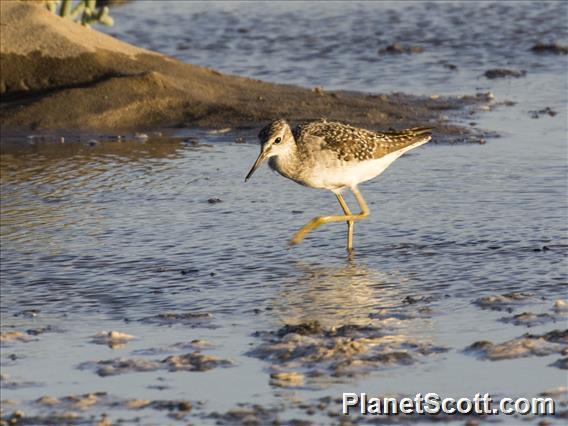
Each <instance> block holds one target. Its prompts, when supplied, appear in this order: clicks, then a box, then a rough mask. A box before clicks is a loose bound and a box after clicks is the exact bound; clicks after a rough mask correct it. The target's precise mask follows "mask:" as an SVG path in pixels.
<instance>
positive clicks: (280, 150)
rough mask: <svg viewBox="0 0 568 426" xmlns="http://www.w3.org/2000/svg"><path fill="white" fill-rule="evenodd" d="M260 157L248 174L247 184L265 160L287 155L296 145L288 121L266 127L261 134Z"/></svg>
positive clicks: (280, 121)
mask: <svg viewBox="0 0 568 426" xmlns="http://www.w3.org/2000/svg"><path fill="white" fill-rule="evenodd" d="M258 138H259V139H260V155H259V156H258V158H257V159H256V161H255V163H254V165H253V166H252V168H251V169H250V172H248V174H247V177H246V178H245V182H246V181H247V180H249V179H250V177H251V176H252V174H253V173H254V172H255V171H256V169H258V168H259V167H260V165H261V164H262V162H263V161H264V160H267V159H268V158H270V157H275V156H278V155H282V154H285V153H287V152H288V151H289V150H290V149H291V148H292V147H293V146H294V145H295V140H294V135H293V134H292V130H291V129H290V126H289V125H288V123H287V122H286V120H276V121H273V122H272V123H270V124H268V125H267V126H265V127H264V128H263V129H262V130H261V131H260V132H259V133H258Z"/></svg>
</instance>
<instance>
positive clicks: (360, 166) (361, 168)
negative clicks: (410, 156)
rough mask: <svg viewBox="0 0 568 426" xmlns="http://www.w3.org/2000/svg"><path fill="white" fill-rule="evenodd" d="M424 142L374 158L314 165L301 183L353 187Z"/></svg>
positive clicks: (317, 185)
mask: <svg viewBox="0 0 568 426" xmlns="http://www.w3.org/2000/svg"><path fill="white" fill-rule="evenodd" d="M426 142H427V141H423V142H418V143H416V144H414V145H410V146H407V147H406V148H404V149H401V150H400V151H396V152H391V153H390V154H387V155H385V156H384V157H381V158H378V159H376V160H365V161H361V162H354V161H343V162H341V163H339V162H338V163H336V164H335V165H333V166H332V165H330V164H323V165H321V166H316V167H314V169H313V170H312V173H310V174H309V176H304V179H303V180H304V182H302V183H303V184H304V185H306V186H311V187H312V188H327V189H340V188H344V187H348V188H353V187H355V186H357V185H358V184H359V183H361V182H365V181H368V180H370V179H373V178H374V177H376V176H378V175H380V174H381V173H382V172H384V171H385V170H386V168H387V167H388V166H390V165H391V164H392V163H393V162H394V161H395V160H396V159H397V158H398V157H400V156H401V155H402V154H404V153H405V152H407V151H409V150H411V149H412V148H416V147H417V146H419V145H422V144H424V143H426Z"/></svg>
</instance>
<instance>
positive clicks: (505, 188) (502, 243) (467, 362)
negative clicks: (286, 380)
mask: <svg viewBox="0 0 568 426" xmlns="http://www.w3.org/2000/svg"><path fill="white" fill-rule="evenodd" d="M566 7H567V6H566V4H563V3H545V4H540V5H539V4H536V3H506V4H499V5H497V4H489V3H483V4H470V3H468V4H463V3H459V4H457V3H435V4H426V3H409V4H402V5H401V4H391V3H387V4H377V3H364V4H349V5H346V4H340V3H331V4H326V5H323V4H309V5H306V4H304V3H292V4H280V3H279V4H270V5H266V4H264V5H262V7H260V5H259V4H257V3H245V4H235V3H223V4H207V5H204V4H200V3H178V4H173V5H169V6H168V7H167V8H166V7H163V5H155V4H152V3H150V2H134V3H132V4H129V5H127V6H124V7H122V8H117V9H116V10H115V12H113V13H112V15H113V16H114V17H115V20H116V21H117V25H116V27H114V28H113V29H111V30H109V31H110V32H111V33H114V34H116V35H117V36H118V37H120V38H123V39H126V40H127V41H130V42H134V43H135V44H138V45H142V46H144V47H148V48H152V49H157V50H161V51H163V52H165V53H168V54H171V55H175V56H177V57H179V58H181V59H183V60H187V61H190V62H194V63H198V64H202V65H206V66H211V67H214V68H217V69H220V70H222V71H224V72H232V73H239V74H244V75H249V76H252V77H257V78H263V79H267V80H271V81H278V82H283V81H285V82H291V83H298V84H304V85H311V86H313V85H323V86H324V87H326V88H334V89H354V90H364V91H373V92H374V91H399V90H400V91H405V92H408V93H415V94H426V95H431V94H440V95H445V94H456V93H459V94H471V93H475V92H477V91H491V92H493V93H494V94H495V96H496V100H497V101H504V100H511V101H513V102H516V104H515V105H513V106H501V107H498V108H496V109H494V110H492V111H490V112H486V113H481V114H478V115H477V116H474V117H471V121H475V122H476V123H477V126H479V127H480V128H484V129H488V130H491V131H496V132H498V133H499V134H500V135H501V137H500V138H495V139H491V140H489V141H488V142H487V143H486V144H484V145H475V146H473V145H442V144H440V145H436V144H428V145H426V146H423V147H420V148H418V149H416V150H414V151H412V153H410V154H408V155H405V156H404V157H403V158H402V159H400V160H399V161H397V162H396V163H395V164H394V165H393V166H392V167H391V168H390V169H389V170H388V171H387V172H385V173H384V174H383V175H382V176H381V177H380V178H378V179H375V180H374V181H372V182H368V183H366V184H363V185H362V186H361V190H362V193H363V195H364V196H365V197H366V199H367V201H368V203H369V205H370V208H371V211H372V213H371V215H370V217H369V218H368V219H367V220H365V221H363V222H362V223H358V224H356V226H355V246H356V252H355V254H354V256H353V258H351V259H349V258H348V257H347V255H346V252H345V249H344V243H345V241H344V239H345V225H343V224H333V225H327V226H324V227H322V228H320V229H318V230H317V231H315V232H314V233H313V234H311V235H310V236H309V237H308V238H307V239H306V240H305V241H304V242H303V243H302V244H301V245H299V246H296V247H292V248H289V247H288V246H287V245H286V242H287V239H288V238H289V237H290V236H291V235H292V234H293V233H294V232H295V231H296V230H297V229H298V228H299V227H300V226H301V225H303V224H304V223H305V222H306V221H308V220H309V219H311V218H312V217H313V216H315V215H318V214H324V213H333V212H338V211H339V208H338V206H337V205H336V201H335V198H334V197H333V195H332V194H331V193H326V192H322V191H315V190H310V189H306V188H303V187H300V186H298V185H296V184H294V183H293V182H290V181H287V180H285V179H282V178H281V177H279V176H276V175H274V174H273V173H271V172H270V171H269V170H268V168H267V167H266V166H264V167H263V168H261V169H260V170H259V171H257V173H256V174H255V175H254V177H253V178H252V180H251V181H250V182H249V183H247V184H246V185H245V184H244V183H243V178H244V175H245V174H246V172H247V171H248V169H249V168H250V166H251V164H252V162H253V161H254V159H255V158H256V155H257V154H258V146H257V145H256V143H253V142H254V140H255V134H254V132H250V133H245V134H243V133H239V136H245V137H246V140H247V141H248V143H246V144H237V143H235V136H236V134H235V133H232V132H228V133H223V134H218V133H210V132H207V131H204V130H197V129H182V130H176V131H175V132H174V131H170V132H165V133H164V134H165V135H166V136H156V135H153V134H150V138H149V139H148V140H133V141H121V142H117V141H115V140H108V141H101V142H100V143H98V144H93V145H92V146H91V145H89V144H88V143H83V142H80V143H69V142H67V143H64V144H61V143H53V142H44V141H42V140H41V138H35V139H25V140H15V141H14V140H11V141H8V140H4V141H3V144H2V158H1V168H0V171H1V183H2V205H1V208H2V210H1V214H2V223H1V225H2V232H1V243H2V251H1V274H2V301H1V307H0V308H1V315H2V321H1V322H2V332H7V331H22V332H25V331H26V330H28V329H37V328H40V327H45V326H47V325H51V326H52V327H53V328H54V329H55V332H46V333H43V334H40V335H39V336H33V335H31V336H29V337H30V338H33V339H34V341H31V342H27V343H24V342H12V343H6V344H5V346H4V347H3V348H2V359H1V361H2V374H8V375H9V376H10V380H12V381H14V382H19V385H15V386H7V385H6V381H4V382H3V384H4V387H3V389H2V399H8V400H15V401H16V402H17V405H16V406H17V407H18V408H21V409H22V410H24V411H25V412H27V413H32V414H42V413H48V412H49V410H48V409H46V408H42V407H40V406H38V405H37V404H34V403H32V402H31V401H33V400H35V399H36V398H39V397H41V396H43V395H52V396H57V397H60V396H64V395H71V394H82V393H87V392H95V391H106V392H108V393H109V394H111V395H112V396H113V397H114V398H122V399H127V398H145V399H150V400H158V399H159V400H164V399H188V400H190V401H193V402H195V401H203V403H204V405H203V406H202V407H201V408H195V409H194V410H193V411H192V412H191V413H190V414H189V416H188V417H186V419H185V420H188V419H189V420H191V421H193V422H194V423H196V424H209V423H211V424H215V422H216V421H217V420H216V419H215V418H211V417H209V416H208V415H209V414H210V413H211V412H214V411H217V412H220V413H224V412H226V411H227V410H229V409H232V408H235V407H236V406H237V404H238V403H242V402H249V403H258V404H261V405H263V406H266V407H277V408H278V409H279V414H278V416H279V418H280V419H284V420H285V419H292V418H301V419H307V420H312V421H314V422H316V423H317V424H327V423H331V424H336V423H338V420H337V418H336V417H330V416H328V415H327V414H326V413H320V412H318V413H316V414H315V415H308V414H306V413H305V412H304V411H302V410H300V409H298V407H297V406H296V405H294V401H297V400H300V399H304V400H307V401H316V400H317V399H318V398H320V397H322V396H331V397H333V398H334V399H335V398H337V397H340V396H341V392H343V391H349V392H360V391H366V392H367V393H369V394H384V393H390V394H404V395H413V394H414V393H416V392H422V393H425V392H430V391H433V392H438V393H439V394H441V395H445V396H453V397H459V396H472V395H473V394H475V393H477V392H481V393H485V392H489V393H491V394H492V395H493V396H495V397H500V396H525V397H532V396H535V395H537V394H538V393H539V392H542V391H543V390H545V389H548V388H552V387H557V386H560V385H563V384H565V383H566V374H565V372H564V370H561V369H558V368H554V367H550V366H548V365H549V364H551V363H552V362H554V361H555V360H557V359H558V358H559V357H560V356H559V355H558V354H555V355H549V356H545V357H536V356H533V357H528V358H522V359H514V360H506V361H483V360H480V359H478V358H476V357H474V356H471V355H468V354H464V353H463V349H464V348H465V347H466V346H468V345H470V344H472V343H473V342H475V341H479V340H490V341H493V342H503V341H505V340H508V339H511V338H514V337H518V336H520V335H522V334H523V333H525V332H526V331H529V332H531V333H533V334H542V333H543V332H546V331H550V330H552V329H563V328H565V326H566V320H565V319H561V320H558V321H557V322H556V323H551V324H550V323H549V324H546V325H543V326H535V327H531V328H529V329H527V328H526V327H519V326H514V325H511V324H503V323H502V322H499V321H498V320H499V319H500V318H502V317H503V316H506V315H509V314H508V313H507V312H505V311H491V310H483V309H481V308H479V307H478V306H476V305H474V304H473V303H472V302H473V301H474V300H475V299H477V298H479V297H482V296H487V295H497V294H503V293H509V292H512V291H515V292H528V293H532V294H533V295H534V296H533V298H531V299H530V300H531V302H530V303H528V304H527V305H523V306H522V307H518V308H516V309H515V311H514V313H515V314H516V313H521V312H524V311H530V312H534V313H550V312H551V309H552V305H553V303H554V301H555V300H557V299H560V298H566V283H567V281H568V276H567V275H568V274H567V263H566V254H567V251H568V250H567V249H568V238H567V213H568V208H567V207H568V205H567V198H566V195H567V178H568V176H567V175H568V169H567V167H566V159H567V151H566V131H567V125H566V89H567V87H568V85H567V80H566V74H565V72H564V71H565V70H566V65H567V63H566V56H556V55H535V54H533V53H532V52H530V51H528V49H529V48H530V47H531V46H532V44H534V43H535V42H537V41H550V40H558V41H564V42H565V41H566V26H565V22H564V21H563V17H564V16H566ZM503 16H508V17H509V18H510V19H507V20H503V19H501V18H502V17H503ZM394 41H400V42H401V43H403V44H407V45H412V46H414V45H418V46H422V47H424V49H425V52H424V53H422V54H417V55H391V56H385V55H383V56H381V55H379V54H378V53H377V50H378V49H379V48H381V47H384V46H386V45H388V44H390V43H392V42H394ZM185 45H189V48H188V49H186V48H184V47H183V46H185ZM444 61H446V62H451V63H453V64H455V65H457V67H458V69H457V71H451V70H448V69H447V68H444V66H443V62H444ZM495 67H507V68H514V69H525V70H526V71H527V76H526V77H524V78H520V79H504V80H487V79H485V78H484V77H482V75H483V72H484V71H485V70H487V69H489V68H495ZM544 107H550V108H552V109H553V110H554V111H556V112H557V113H558V114H557V115H555V116H553V117H551V116H548V115H546V114H544V115H541V116H540V118H538V119H532V118H531V115H530V111H533V110H541V109H543V108H544ZM464 122H465V123H467V120H464ZM66 140H67V141H68V140H69V138H67V139H66ZM195 140H198V141H199V143H195V142H192V141H195ZM217 198H218V199H220V200H221V202H217V203H211V202H209V200H210V199H217ZM348 202H351V203H353V202H354V200H353V199H352V198H349V199H348ZM544 246H546V247H547V248H548V250H544V251H543V247H544ZM408 297H411V298H414V299H419V300H418V302H417V303H408V302H409V301H410V302H412V301H413V299H408ZM420 298H424V299H420ZM420 308H429V310H428V314H427V315H421V310H420ZM30 309H36V310H39V313H38V314H37V315H36V316H30V315H25V314H22V312H23V311H26V310H30ZM381 309H386V310H387V311H388V312H389V313H391V314H392V315H393V316H392V318H391V319H392V321H391V322H390V323H388V324H387V323H381V324H382V325H384V326H385V327H386V329H387V330H389V331H392V332H395V333H397V334H399V335H401V336H407V337H408V338H409V339H410V338H416V339H421V340H424V341H426V342H431V343H433V344H435V345H438V346H444V347H447V348H448V349H449V350H448V352H445V353H440V354H433V355H430V356H428V357H424V358H423V359H421V360H420V361H419V362H417V363H415V364H413V365H410V366H398V367H390V368H384V369H380V370H377V371H373V372H371V373H366V374H364V375H361V376H356V377H354V378H348V377H347V378H346V377H343V378H341V377H340V378H332V379H331V381H332V383H325V384H323V385H322V384H321V383H319V384H313V383H306V384H305V385H304V386H300V387H298V388H293V389H282V388H279V387H275V386H271V385H270V384H269V379H270V377H269V374H270V371H271V370H270V364H271V363H270V362H267V361H264V360H260V359H256V358H254V357H251V356H248V355H247V352H248V351H249V350H250V349H251V348H254V347H256V346H258V345H259V344H260V343H261V342H260V339H259V338H258V337H257V336H255V335H253V332H256V331H271V330H276V329H278V328H280V327H281V326H282V325H283V324H290V323H300V322H305V321H313V320H318V321H319V322H320V323H322V324H323V325H325V326H333V325H335V326H340V325H343V324H347V323H350V324H367V323H373V322H374V321H376V320H374V319H373V316H376V315H377V314H378V313H379V312H382V311H380V310H381ZM166 312H173V313H186V312H207V313H210V314H211V315H212V318H211V319H207V320H204V321H197V322H195V321H189V322H182V323H176V324H173V325H171V326H168V325H158V324H155V323H149V322H148V321H144V319H145V318H147V317H151V316H153V315H157V314H162V313H166ZM397 315H399V316H406V317H407V318H408V319H400V320H396V318H395V317H396V316H397ZM101 330H119V331H122V332H125V333H129V334H132V335H134V336H136V337H137V339H136V340H134V341H132V342H130V343H127V344H126V345H125V346H124V347H122V348H114V349H112V348H109V347H107V346H104V345H96V344H93V343H91V336H93V335H94V334H96V333H97V332H99V331H101ZM193 339H206V340H208V341H210V342H212V343H213V345H214V347H213V348H212V349H209V350H204V352H205V353H208V354H213V355H217V356H219V357H220V358H228V359H231V360H233V361H234V363H235V366H233V367H230V368H218V369H213V370H211V371H207V372H175V373H173V372H168V371H163V370H158V371H154V372H145V373H142V372H131V373H126V374H121V375H117V376H111V377H99V376H97V375H96V374H94V373H93V371H91V370H79V369H78V368H77V366H78V365H79V364H81V363H82V362H86V361H98V360H106V359H113V358H117V357H129V358H147V359H162V358H164V357H165V356H167V355H169V354H171V353H172V352H173V351H172V350H170V351H169V352H168V351H166V352H165V353H164V354H163V355H158V356H154V355H144V354H147V353H148V352H142V353H140V352H138V351H140V350H143V349H144V350H148V349H150V348H164V347H167V346H168V345H172V344H175V343H178V342H187V341H191V340H193ZM14 355H15V360H14V359H11V358H10V357H11V356H12V358H14ZM26 382H27V386H26ZM152 386H154V387H152ZM155 386H158V387H159V386H166V388H165V389H161V388H160V389H157V388H156V387H155ZM334 404H335V403H332V404H331V405H330V406H329V410H330V411H335V412H336V413H339V410H340V406H339V404H335V405H334ZM7 410H8V408H7ZM102 412H107V413H108V414H109V417H110V419H111V420H113V421H114V420H117V419H118V418H123V419H134V418H138V419H139V421H140V422H141V423H143V424H164V423H167V424H169V423H174V422H175V420H174V419H172V418H170V417H166V415H167V414H168V413H167V412H163V411H157V410H150V409H145V410H140V411H135V410H127V409H126V408H124V407H122V408H121V406H119V407H114V408H112V409H109V408H108V407H95V408H93V409H91V410H90V411H87V413H88V414H89V415H90V414H93V413H94V414H97V415H99V414H100V413H102ZM415 420H416V421H415V423H417V424H418V423H421V422H426V420H425V419H415ZM500 420H501V422H502V423H501V424H517V423H518V422H519V421H520V419H519V418H502V419H500ZM458 421H460V422H463V419H461V420H458ZM558 424H561V421H560V419H558Z"/></svg>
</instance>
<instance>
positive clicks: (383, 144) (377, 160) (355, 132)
mask: <svg viewBox="0 0 568 426" xmlns="http://www.w3.org/2000/svg"><path fill="white" fill-rule="evenodd" d="M431 130H432V129H431V128H427V127H415V128H412V129H406V130H400V131H388V132H373V131H370V130H366V129H359V128H356V127H352V126H349V125H345V124H341V123H336V122H328V121H326V120H318V121H311V122H307V123H304V124H300V125H299V126H297V127H295V128H294V129H291V128H290V126H289V125H288V123H287V122H286V121H285V120H276V121H273V122H272V123H270V124H268V125H267V126H266V127H264V128H263V129H262V130H261V131H260V133H259V134H258V138H259V139H260V143H261V147H260V155H259V156H258V158H257V159H256V161H255V163H254V165H253V166H252V168H251V169H250V172H249V173H248V174H247V176H246V178H245V182H246V181H247V180H249V178H250V177H251V176H252V174H253V173H254V172H255V170H256V169H258V167H259V166H260V165H261V164H262V162H263V161H264V160H266V159H268V164H269V165H270V167H271V168H272V169H273V170H276V171H277V172H278V173H280V174H281V175H282V176H284V177H286V178H288V179H291V180H293V181H294V182H297V183H299V184H301V185H304V186H308V187H310V188H318V189H329V190H330V191H332V192H333V193H334V194H335V196H336V197H337V201H339V204H340V206H341V208H342V209H343V213H344V214H343V215H338V216H319V217H316V218H314V219H312V220H311V221H309V222H308V223H306V224H305V225H304V226H303V227H302V228H301V229H300V230H299V231H298V232H296V234H295V235H294V236H293V237H292V239H291V240H290V244H298V243H299V242H300V241H302V239H303V238H304V237H305V236H306V235H307V234H308V233H309V232H311V231H313V230H314V229H315V228H317V227H318V226H320V225H323V224H324V223H329V222H344V221H345V222H347V250H348V251H351V250H352V249H353V225H354V222H355V221H356V220H362V219H364V218H365V217H367V216H368V215H369V207H368V206H367V203H366V202H365V200H364V199H363V196H362V195H361V193H360V192H359V190H358V189H357V185H358V184H360V183H361V182H365V181H367V180H370V179H373V178H374V177H376V176H378V175H380V174H381V173H382V172H383V171H384V170H385V169H386V168H387V167H388V166H390V165H391V164H392V162H393V161H394V160H396V159H397V158H398V157H400V156H401V155H402V154H404V153H405V152H407V151H410V150H411V149H412V148H416V147H417V146H420V145H422V144H425V143H426V142H428V141H429V140H430V139H431ZM346 188H349V189H350V190H351V192H353V195H355V199H356V200H357V203H358V204H359V207H360V208H361V212H360V213H358V214H353V213H351V210H349V207H348V206H347V203H346V202H345V200H344V199H343V196H342V195H341V192H342V191H343V190H344V189H346Z"/></svg>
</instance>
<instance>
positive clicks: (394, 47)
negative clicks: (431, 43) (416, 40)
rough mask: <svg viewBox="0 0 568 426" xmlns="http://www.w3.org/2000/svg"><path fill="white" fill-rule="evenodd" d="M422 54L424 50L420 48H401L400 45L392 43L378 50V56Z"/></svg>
mask: <svg viewBox="0 0 568 426" xmlns="http://www.w3.org/2000/svg"><path fill="white" fill-rule="evenodd" d="M422 52H424V48H423V47H420V46H403V45H402V44H400V43H393V44H389V45H388V46H387V47H385V48H383V49H379V52H378V53H379V54H385V53H386V54H394V55H401V54H416V53H422Z"/></svg>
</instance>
